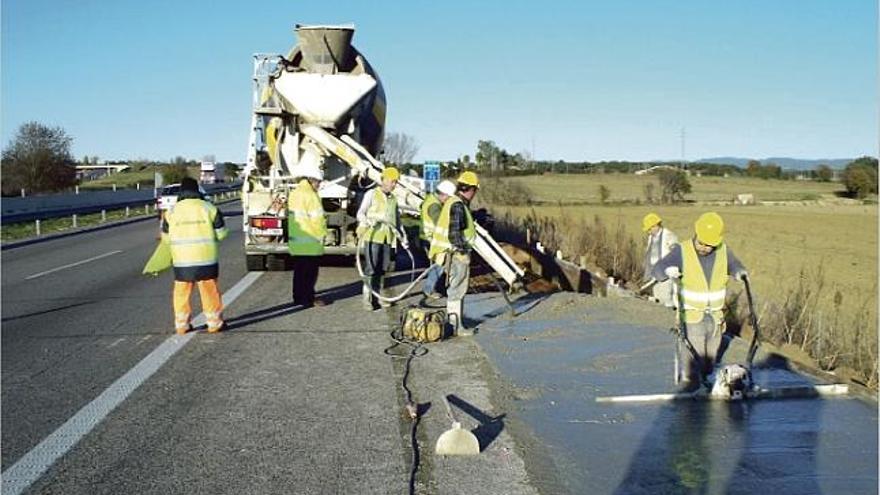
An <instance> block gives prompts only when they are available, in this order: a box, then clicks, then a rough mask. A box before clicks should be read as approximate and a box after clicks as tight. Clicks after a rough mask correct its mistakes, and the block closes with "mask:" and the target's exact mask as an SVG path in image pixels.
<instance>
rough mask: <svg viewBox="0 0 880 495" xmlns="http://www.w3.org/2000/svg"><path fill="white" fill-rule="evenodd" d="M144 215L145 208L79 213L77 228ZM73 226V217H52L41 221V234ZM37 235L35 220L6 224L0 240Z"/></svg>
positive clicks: (13, 239) (60, 230) (68, 228)
mask: <svg viewBox="0 0 880 495" xmlns="http://www.w3.org/2000/svg"><path fill="white" fill-rule="evenodd" d="M143 215H144V209H143V208H131V209H130V210H129V213H128V215H126V211H125V209H120V210H108V211H107V212H106V217H102V216H101V214H100V213H90V214H88V215H78V216H77V217H76V228H85V227H92V226H95V225H100V224H102V223H108V222H113V221H116V220H122V219H125V218H131V217H137V216H143ZM152 215H155V213H152ZM73 228H74V227H73V218H72V217H60V218H51V219H47V220H43V221H41V222H40V236H46V235H51V234H56V233H59V232H64V231H66V230H70V229H73ZM36 235H37V227H36V224H35V223H34V222H25V223H15V224H10V225H4V226H3V229H2V230H0V240H2V242H11V241H18V240H22V239H28V238H31V237H36Z"/></svg>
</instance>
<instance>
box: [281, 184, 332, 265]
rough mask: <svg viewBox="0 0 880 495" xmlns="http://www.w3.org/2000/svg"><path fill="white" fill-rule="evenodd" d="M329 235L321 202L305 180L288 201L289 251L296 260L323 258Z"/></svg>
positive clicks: (298, 185) (289, 196) (292, 192)
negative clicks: (304, 257)
mask: <svg viewBox="0 0 880 495" xmlns="http://www.w3.org/2000/svg"><path fill="white" fill-rule="evenodd" d="M326 235H327V219H326V218H324V207H323V206H321V198H320V197H319V196H318V193H317V192H315V189H314V188H313V187H312V185H311V184H310V183H309V181H308V180H306V179H302V180H301V181H299V184H297V186H296V189H294V190H293V191H291V192H290V195H288V197H287V249H288V251H290V254H292V255H294V256H321V255H322V254H324V236H326Z"/></svg>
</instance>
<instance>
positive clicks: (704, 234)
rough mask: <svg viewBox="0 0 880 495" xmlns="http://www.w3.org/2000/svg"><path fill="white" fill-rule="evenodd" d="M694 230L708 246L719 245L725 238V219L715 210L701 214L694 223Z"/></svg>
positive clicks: (699, 238)
mask: <svg viewBox="0 0 880 495" xmlns="http://www.w3.org/2000/svg"><path fill="white" fill-rule="evenodd" d="M694 230H695V231H696V233H697V240H698V241H700V242H702V243H703V244H706V245H707V246H717V245H719V244H721V241H722V240H724V220H722V219H721V215H719V214H717V213H715V212H714V211H710V212H709V213H703V214H702V215H700V218H698V219H697V223H695V224H694Z"/></svg>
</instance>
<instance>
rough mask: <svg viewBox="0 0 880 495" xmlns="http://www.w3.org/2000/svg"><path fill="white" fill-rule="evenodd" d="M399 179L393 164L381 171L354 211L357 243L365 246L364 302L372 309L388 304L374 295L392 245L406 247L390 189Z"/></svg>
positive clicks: (380, 284) (379, 291) (380, 291)
mask: <svg viewBox="0 0 880 495" xmlns="http://www.w3.org/2000/svg"><path fill="white" fill-rule="evenodd" d="M398 179H400V172H398V171H397V169H396V168H394V167H387V168H385V169H384V170H383V171H382V182H381V184H379V187H375V188H373V189H372V190H370V191H369V192H367V194H366V195H365V196H364V200H363V201H362V202H361V206H360V208H359V209H358V212H357V220H358V238H359V241H358V244H359V245H363V246H364V250H363V255H364V257H365V258H366V266H365V270H364V275H366V276H367V277H369V280H364V288H363V295H364V305H365V306H366V307H367V308H368V309H371V310H373V311H376V310H378V309H380V308H382V307H387V306H389V304H388V303H387V302H385V301H380V300H379V298H377V297H376V294H382V295H383V296H386V295H387V294H386V293H384V292H383V290H384V286H385V274H386V273H387V272H389V271H391V269H392V268H393V266H394V260H395V256H394V247H395V246H396V245H397V243H398V242H400V245H401V246H402V247H403V248H404V249H408V248H409V244H408V241H407V239H406V236H405V235H399V232H400V230H399V227H398V226H399V225H400V209H399V208H398V207H397V198H396V197H395V196H394V194H393V191H394V188H395V186H397V181H398Z"/></svg>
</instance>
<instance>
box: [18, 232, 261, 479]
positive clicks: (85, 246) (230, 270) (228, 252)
mask: <svg viewBox="0 0 880 495" xmlns="http://www.w3.org/2000/svg"><path fill="white" fill-rule="evenodd" d="M240 218H241V217H240V216H232V217H227V222H228V224H229V225H230V227H232V228H231V229H230V230H231V234H230V237H229V240H228V241H226V242H224V243H222V245H221V256H222V258H223V260H224V263H223V266H222V269H221V278H220V283H221V290H226V289H227V288H228V287H229V285H230V284H232V283H234V282H235V281H237V280H238V279H240V278H241V277H242V276H243V275H244V273H245V269H244V262H243V259H242V258H243V257H242V256H239V255H238V254H239V253H240V252H241V247H240V245H241V229H240V228H237V229H236V227H237V225H236V223H237V221H239V219H240ZM158 233H159V228H158V222H157V221H155V220H147V221H144V222H138V223H133V224H129V225H124V226H120V227H116V228H112V229H107V230H101V231H97V232H92V233H87V234H82V235H77V236H72V237H65V238H61V239H56V240H53V241H48V242H44V243H40V244H34V245H30V246H25V247H22V248H18V249H11V250H7V251H4V252H3V257H2V302H3V305H2V372H3V387H2V401H3V411H2V419H3V432H2V442H3V450H2V466H3V469H4V470H5V469H6V468H7V467H8V466H9V465H10V463H11V462H14V461H15V460H16V459H18V458H19V457H21V456H22V455H23V454H24V453H25V452H27V451H28V450H29V449H31V448H33V446H34V445H36V444H37V443H38V442H39V441H40V440H42V439H43V438H45V437H46V436H47V435H48V434H49V433H51V432H52V431H54V430H55V429H56V428H58V426H60V425H61V424H62V423H63V422H64V421H66V420H67V419H68V418H70V417H71V416H72V415H73V414H74V413H75V412H76V411H78V410H79V409H80V408H81V407H82V406H83V405H85V404H86V403H88V402H89V401H91V400H92V399H94V398H95V397H96V396H97V394H98V393H100V392H101V391H103V390H104V389H106V388H107V386H109V385H110V384H111V383H112V382H113V381H115V380H116V379H117V378H119V376H121V375H122V374H123V373H124V372H125V371H127V370H128V369H130V368H131V367H132V366H134V364H136V363H137V362H138V361H140V360H141V359H143V357H144V356H146V355H147V354H148V353H149V352H151V351H152V350H153V349H154V348H155V347H156V346H157V345H158V344H159V343H160V342H161V341H163V340H164V339H165V338H167V337H168V336H169V335H170V333H172V332H171V331H172V329H173V315H172V310H171V299H170V297H171V293H170V288H171V287H170V286H171V278H170V276H169V275H168V274H165V275H163V276H161V277H158V278H152V277H146V276H143V275H141V273H140V272H141V269H142V268H143V265H144V263H145V261H146V260H147V258H148V257H149V256H150V254H151V253H152V250H153V249H154V248H155V245H156V242H157V241H156V238H157V235H158ZM90 260H91V261H90ZM78 263H79V264H78ZM53 270H55V271H53ZM197 307H198V306H197V305H196V308H197Z"/></svg>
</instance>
